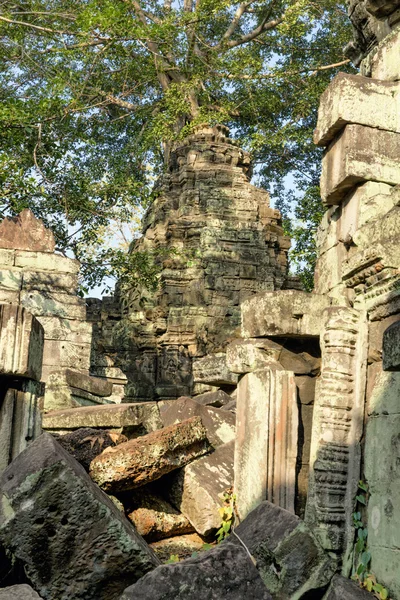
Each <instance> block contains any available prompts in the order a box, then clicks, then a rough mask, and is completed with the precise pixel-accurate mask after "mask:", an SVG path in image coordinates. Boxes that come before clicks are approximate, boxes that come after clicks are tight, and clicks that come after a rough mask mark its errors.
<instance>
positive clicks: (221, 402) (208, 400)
mask: <svg viewBox="0 0 400 600" xmlns="http://www.w3.org/2000/svg"><path fill="white" fill-rule="evenodd" d="M193 400H194V401H195V402H197V403H198V404H202V405H203V406H213V407H214V408H221V407H223V406H225V405H226V404H229V402H231V400H232V398H231V397H230V396H229V394H227V393H226V392H224V391H223V390H218V391H217V392H206V393H205V394H199V395H198V396H195V397H194V398H193Z"/></svg>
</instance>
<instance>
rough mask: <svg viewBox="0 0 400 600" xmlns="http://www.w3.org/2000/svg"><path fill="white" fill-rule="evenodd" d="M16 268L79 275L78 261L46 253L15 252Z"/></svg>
mask: <svg viewBox="0 0 400 600" xmlns="http://www.w3.org/2000/svg"><path fill="white" fill-rule="evenodd" d="M15 266H16V267H24V268H25V269H26V270H29V271H57V272H59V273H75V274H76V273H79V269H80V264H79V261H78V260H75V259H73V258H66V257H65V256H60V255H59V254H49V253H46V252H25V251H23V250H17V251H16V252H15Z"/></svg>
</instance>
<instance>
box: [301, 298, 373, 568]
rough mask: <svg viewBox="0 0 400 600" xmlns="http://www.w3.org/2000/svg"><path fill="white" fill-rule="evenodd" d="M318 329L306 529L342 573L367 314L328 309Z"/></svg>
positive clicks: (350, 530)
mask: <svg viewBox="0 0 400 600" xmlns="http://www.w3.org/2000/svg"><path fill="white" fill-rule="evenodd" d="M322 328H323V329H322V333H321V350H322V370H321V377H320V378H319V381H318V383H317V389H316V395H315V402H314V415H313V431H312V443H311V454H310V478H309V491H308V499H307V510H306V523H307V524H308V525H309V526H310V527H311V528H312V529H313V531H314V533H315V535H316V536H317V538H318V539H319V541H320V543H321V545H322V546H323V547H324V548H326V549H327V550H333V551H336V552H339V553H341V554H342V556H343V562H344V565H345V566H344V569H346V568H347V567H348V565H347V561H348V560H349V559H350V556H351V554H352V550H353V541H354V525H353V520H352V512H353V511H354V498H355V496H356V494H357V484H358V481H359V479H360V468H361V465H360V452H361V449H360V441H361V436H362V432H363V412H364V394H365V385H366V362H367V335H368V327H367V322H366V314H365V313H364V312H359V311H356V310H354V309H350V308H346V307H332V308H329V309H327V310H326V312H325V314H324V317H323V320H322Z"/></svg>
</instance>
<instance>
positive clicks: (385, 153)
mask: <svg viewBox="0 0 400 600" xmlns="http://www.w3.org/2000/svg"><path fill="white" fill-rule="evenodd" d="M399 154H400V135H399V134H398V133H392V132H388V131H382V130H379V129H374V128H372V127H363V126H362V125H347V126H346V127H345V129H344V130H343V132H342V133H341V134H340V135H339V136H338V137H337V138H336V139H335V140H334V141H333V142H332V143H331V145H330V146H329V148H328V149H327V152H326V154H325V156H324V158H323V161H322V177H321V196H322V200H323V201H324V202H325V204H327V205H332V204H340V203H341V202H342V201H343V199H344V198H345V196H346V194H347V193H348V192H349V191H351V190H352V189H353V188H354V187H356V186H357V185H359V184H360V183H363V182H364V181H378V182H382V183H388V184H391V185H397V184H399V183H400V166H399V161H398V157H399Z"/></svg>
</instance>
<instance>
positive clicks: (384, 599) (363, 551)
mask: <svg viewBox="0 0 400 600" xmlns="http://www.w3.org/2000/svg"><path fill="white" fill-rule="evenodd" d="M358 488H359V493H358V494H357V496H356V500H357V503H358V504H359V505H362V507H366V506H367V505H368V499H369V494H368V484H367V483H365V482H364V481H360V482H359V484H358ZM361 511H362V508H360V510H357V511H356V512H354V513H353V524H354V527H355V530H356V542H355V547H354V557H355V560H354V567H353V574H352V579H353V580H354V581H356V582H357V583H358V584H359V586H360V587H362V588H364V589H366V590H367V591H368V592H372V593H373V594H374V596H375V598H378V600H390V598H389V592H388V590H387V589H386V588H385V587H384V586H383V585H381V584H380V583H378V582H377V580H376V577H375V575H374V574H373V573H371V572H370V570H369V568H370V563H371V553H370V552H369V550H368V528H367V527H365V526H364V523H363V521H362V513H361Z"/></svg>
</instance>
